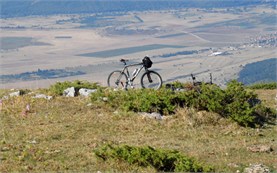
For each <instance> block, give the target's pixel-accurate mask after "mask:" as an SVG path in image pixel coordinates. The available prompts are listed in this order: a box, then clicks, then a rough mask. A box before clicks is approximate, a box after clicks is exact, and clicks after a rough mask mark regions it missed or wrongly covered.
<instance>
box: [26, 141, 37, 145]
mask: <svg viewBox="0 0 277 173" xmlns="http://www.w3.org/2000/svg"><path fill="white" fill-rule="evenodd" d="M27 142H28V143H29V144H37V141H36V140H32V141H27Z"/></svg>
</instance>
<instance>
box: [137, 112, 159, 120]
mask: <svg viewBox="0 0 277 173" xmlns="http://www.w3.org/2000/svg"><path fill="white" fill-rule="evenodd" d="M139 114H140V115H142V117H147V118H151V119H157V120H162V119H163V117H162V115H161V114H160V113H157V112H152V113H146V112H141V113H139Z"/></svg>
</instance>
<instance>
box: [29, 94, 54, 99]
mask: <svg viewBox="0 0 277 173" xmlns="http://www.w3.org/2000/svg"><path fill="white" fill-rule="evenodd" d="M32 98H36V99H40V98H42V99H46V100H51V99H52V98H53V97H52V96H47V95H45V94H36V95H35V96H34V97H32Z"/></svg>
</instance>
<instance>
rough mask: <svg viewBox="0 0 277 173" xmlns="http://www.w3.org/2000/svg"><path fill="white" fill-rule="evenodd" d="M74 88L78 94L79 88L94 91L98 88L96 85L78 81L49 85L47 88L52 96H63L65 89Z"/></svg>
mask: <svg viewBox="0 0 277 173" xmlns="http://www.w3.org/2000/svg"><path fill="white" fill-rule="evenodd" d="M70 87H74V88H75V91H76V92H78V91H79V89H81V88H86V89H96V88H98V87H99V85H98V83H90V82H87V81H79V80H75V81H73V82H69V81H65V82H57V83H55V84H54V85H51V86H50V88H49V92H50V93H51V94H54V95H63V91H64V90H65V89H67V88H70Z"/></svg>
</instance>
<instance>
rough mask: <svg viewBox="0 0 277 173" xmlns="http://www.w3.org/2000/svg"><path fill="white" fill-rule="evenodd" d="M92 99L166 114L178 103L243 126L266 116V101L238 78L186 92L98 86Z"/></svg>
mask: <svg viewBox="0 0 277 173" xmlns="http://www.w3.org/2000/svg"><path fill="white" fill-rule="evenodd" d="M178 85H179V84H178ZM103 98H106V99H103ZM91 100H92V101H93V102H94V101H100V102H104V104H106V105H108V106H111V107H112V108H115V109H121V110H124V111H134V112H159V113H161V114H163V115H168V114H173V113H175V110H176V108H177V107H193V108H195V109H197V110H206V111H210V112H215V113H218V114H220V115H221V116H223V117H226V118H230V119H232V120H234V121H235V122H237V123H238V124H240V125H242V126H250V127H254V126H255V125H258V124H261V123H260V122H261V121H260V120H261V118H258V117H264V115H263V114H262V112H261V111H262V110H266V108H265V107H264V106H262V105H260V108H259V109H257V108H256V107H257V105H259V104H256V103H255V102H254V101H255V100H258V98H257V95H256V94H254V92H253V91H252V90H249V89H245V87H244V86H243V84H242V83H239V82H237V81H231V82H230V83H229V84H228V85H227V88H226V89H225V90H223V89H221V88H220V87H218V86H216V85H208V84H202V85H200V86H199V89H198V90H193V89H192V90H188V91H186V92H183V91H182V92H174V91H172V90H171V89H166V88H162V89H160V90H151V89H137V90H129V91H112V90H110V89H106V90H98V92H96V93H94V94H92V96H91ZM104 100H105V101H104ZM262 107H264V108H262ZM257 110H260V111H258V112H257ZM271 116H273V115H271Z"/></svg>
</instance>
